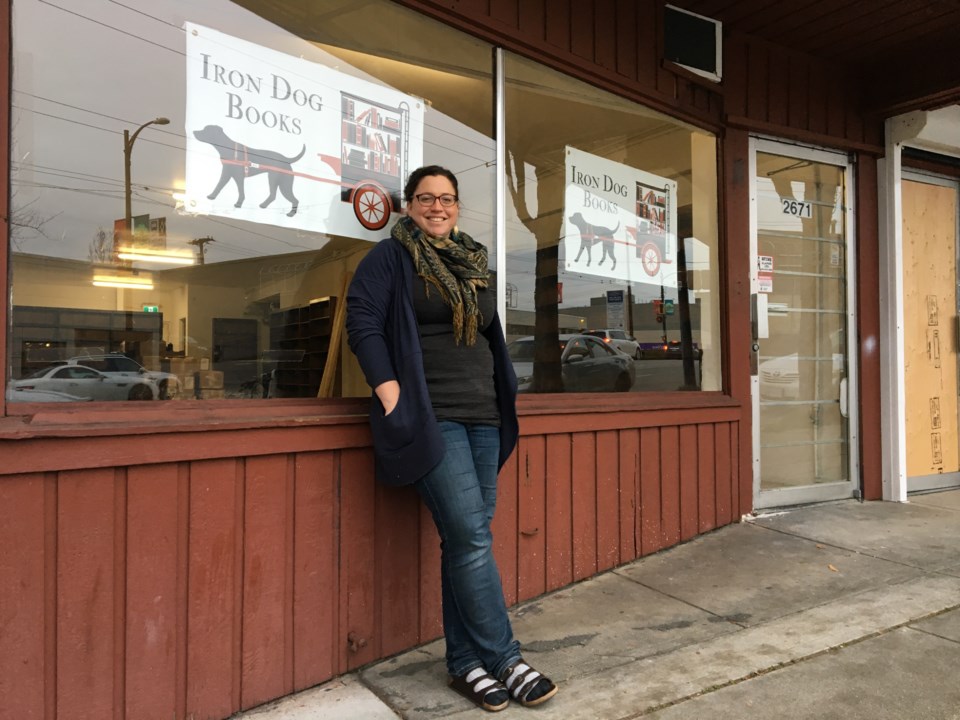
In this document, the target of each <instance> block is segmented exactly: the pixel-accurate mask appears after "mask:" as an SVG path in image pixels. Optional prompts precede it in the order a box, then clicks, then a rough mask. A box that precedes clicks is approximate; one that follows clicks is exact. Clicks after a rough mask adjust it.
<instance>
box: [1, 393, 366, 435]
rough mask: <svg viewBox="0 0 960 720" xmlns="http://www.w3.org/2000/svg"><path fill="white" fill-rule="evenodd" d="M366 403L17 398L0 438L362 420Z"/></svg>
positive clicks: (348, 400)
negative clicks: (65, 403) (65, 402)
mask: <svg viewBox="0 0 960 720" xmlns="http://www.w3.org/2000/svg"><path fill="white" fill-rule="evenodd" d="M368 403H369V401H368V400H367V399H365V398H342V399H334V400H314V399H309V398H308V399H297V400H257V401H253V402H243V401H238V400H219V401H218V400H204V401H202V402H192V401H171V402H168V403H162V404H160V405H157V406H155V407H150V408H144V407H143V406H142V405H141V404H135V405H134V406H133V407H123V408H117V407H116V404H115V403H83V404H82V405H77V406H73V407H69V408H63V407H58V408H56V409H53V408H50V407H49V406H45V405H41V404H39V403H30V404H28V403H23V404H22V405H21V404H19V403H18V404H17V406H16V408H15V409H16V411H17V414H16V415H10V416H8V417H6V418H2V419H0V440H17V439H28V438H38V437H91V436H111V435H113V436H123V435H147V434H156V433H159V432H165V433H190V432H203V431H209V430H246V429H256V428H281V427H302V426H305V425H311V426H313V425H315V426H322V425H344V424H356V423H363V424H366V422H367V407H368ZM9 410H10V407H9V406H8V411H9Z"/></svg>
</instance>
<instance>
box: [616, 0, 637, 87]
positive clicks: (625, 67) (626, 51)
mask: <svg viewBox="0 0 960 720" xmlns="http://www.w3.org/2000/svg"><path fill="white" fill-rule="evenodd" d="M638 5H639V3H636V2H634V1H633V0H616V7H615V9H614V10H615V13H616V19H615V23H616V36H615V37H616V49H617V64H616V71H617V72H618V73H619V74H620V75H623V76H624V77H628V78H632V77H636V76H637V48H636V43H635V42H634V38H635V37H636V35H635V33H636V28H637V12H638V10H637V6H638Z"/></svg>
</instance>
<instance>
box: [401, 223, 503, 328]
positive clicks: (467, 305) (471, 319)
mask: <svg viewBox="0 0 960 720" xmlns="http://www.w3.org/2000/svg"><path fill="white" fill-rule="evenodd" d="M391 235H393V237H395V238H396V239H397V240H399V241H400V244H401V245H403V246H404V247H405V248H406V249H407V252H409V253H410V257H412V258H413V264H414V267H416V269H417V274H418V275H419V276H420V277H422V278H423V280H424V284H425V285H426V286H427V296H428V297H429V295H430V286H431V285H433V286H434V287H435V288H436V289H437V291H438V292H439V293H440V297H441V298H442V299H443V302H444V303H446V304H447V305H449V306H450V309H451V310H453V339H454V342H455V343H456V344H457V345H459V344H460V341H461V340H462V339H465V340H466V344H467V345H473V344H474V343H476V341H477V327H478V324H479V323H481V322H482V321H483V318H482V317H481V315H480V308H479V307H478V306H477V288H485V287H487V285H488V283H489V277H490V273H489V272H488V269H487V249H486V248H485V247H484V246H483V245H481V244H480V243H478V242H475V241H474V239H473V238H472V237H470V236H469V235H467V234H466V233H463V232H460V231H458V230H457V229H456V228H454V230H453V232H451V233H450V237H434V236H433V235H429V234H427V233H425V232H423V230H421V229H420V228H419V227H418V226H417V224H416V223H415V222H414V221H413V219H412V218H410V217H409V216H404V217H401V218H400V219H399V220H398V221H397V224H396V225H394V226H393V231H392V232H391ZM464 325H466V327H464Z"/></svg>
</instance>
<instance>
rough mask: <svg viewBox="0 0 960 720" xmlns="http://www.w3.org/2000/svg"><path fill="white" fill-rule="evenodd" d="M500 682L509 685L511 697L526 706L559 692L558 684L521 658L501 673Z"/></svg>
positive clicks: (542, 700) (531, 705) (541, 701)
mask: <svg viewBox="0 0 960 720" xmlns="http://www.w3.org/2000/svg"><path fill="white" fill-rule="evenodd" d="M500 682H502V683H503V684H504V685H506V686H507V690H509V691H510V697H511V698H513V699H514V700H516V701H517V702H518V703H520V704H521V705H523V706H524V707H533V706H534V705H539V704H540V703H545V702H546V701H547V700H549V699H550V698H552V697H553V696H554V695H556V694H557V690H558V689H559V688H557V686H556V684H554V682H553V680H551V679H550V678H548V677H547V676H546V675H541V674H540V673H538V672H537V671H536V670H534V669H533V668H532V667H530V666H529V665H528V664H527V663H526V662H524V660H523V658H520V659H519V660H518V661H517V662H515V663H514V664H513V665H511V666H510V667H508V668H506V669H505V670H504V671H503V672H502V673H501V674H500Z"/></svg>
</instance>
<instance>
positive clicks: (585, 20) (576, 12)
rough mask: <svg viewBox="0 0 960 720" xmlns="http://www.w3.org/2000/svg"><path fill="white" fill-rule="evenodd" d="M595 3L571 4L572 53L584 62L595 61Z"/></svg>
mask: <svg viewBox="0 0 960 720" xmlns="http://www.w3.org/2000/svg"><path fill="white" fill-rule="evenodd" d="M593 13H594V10H593V3H587V2H577V1H576V0H574V1H573V2H571V3H570V41H569V42H570V51H571V52H572V53H573V54H574V55H576V56H577V57H579V58H583V59H584V60H590V61H591V62H593V61H594V60H595V55H594V42H595V38H594V30H593Z"/></svg>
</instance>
